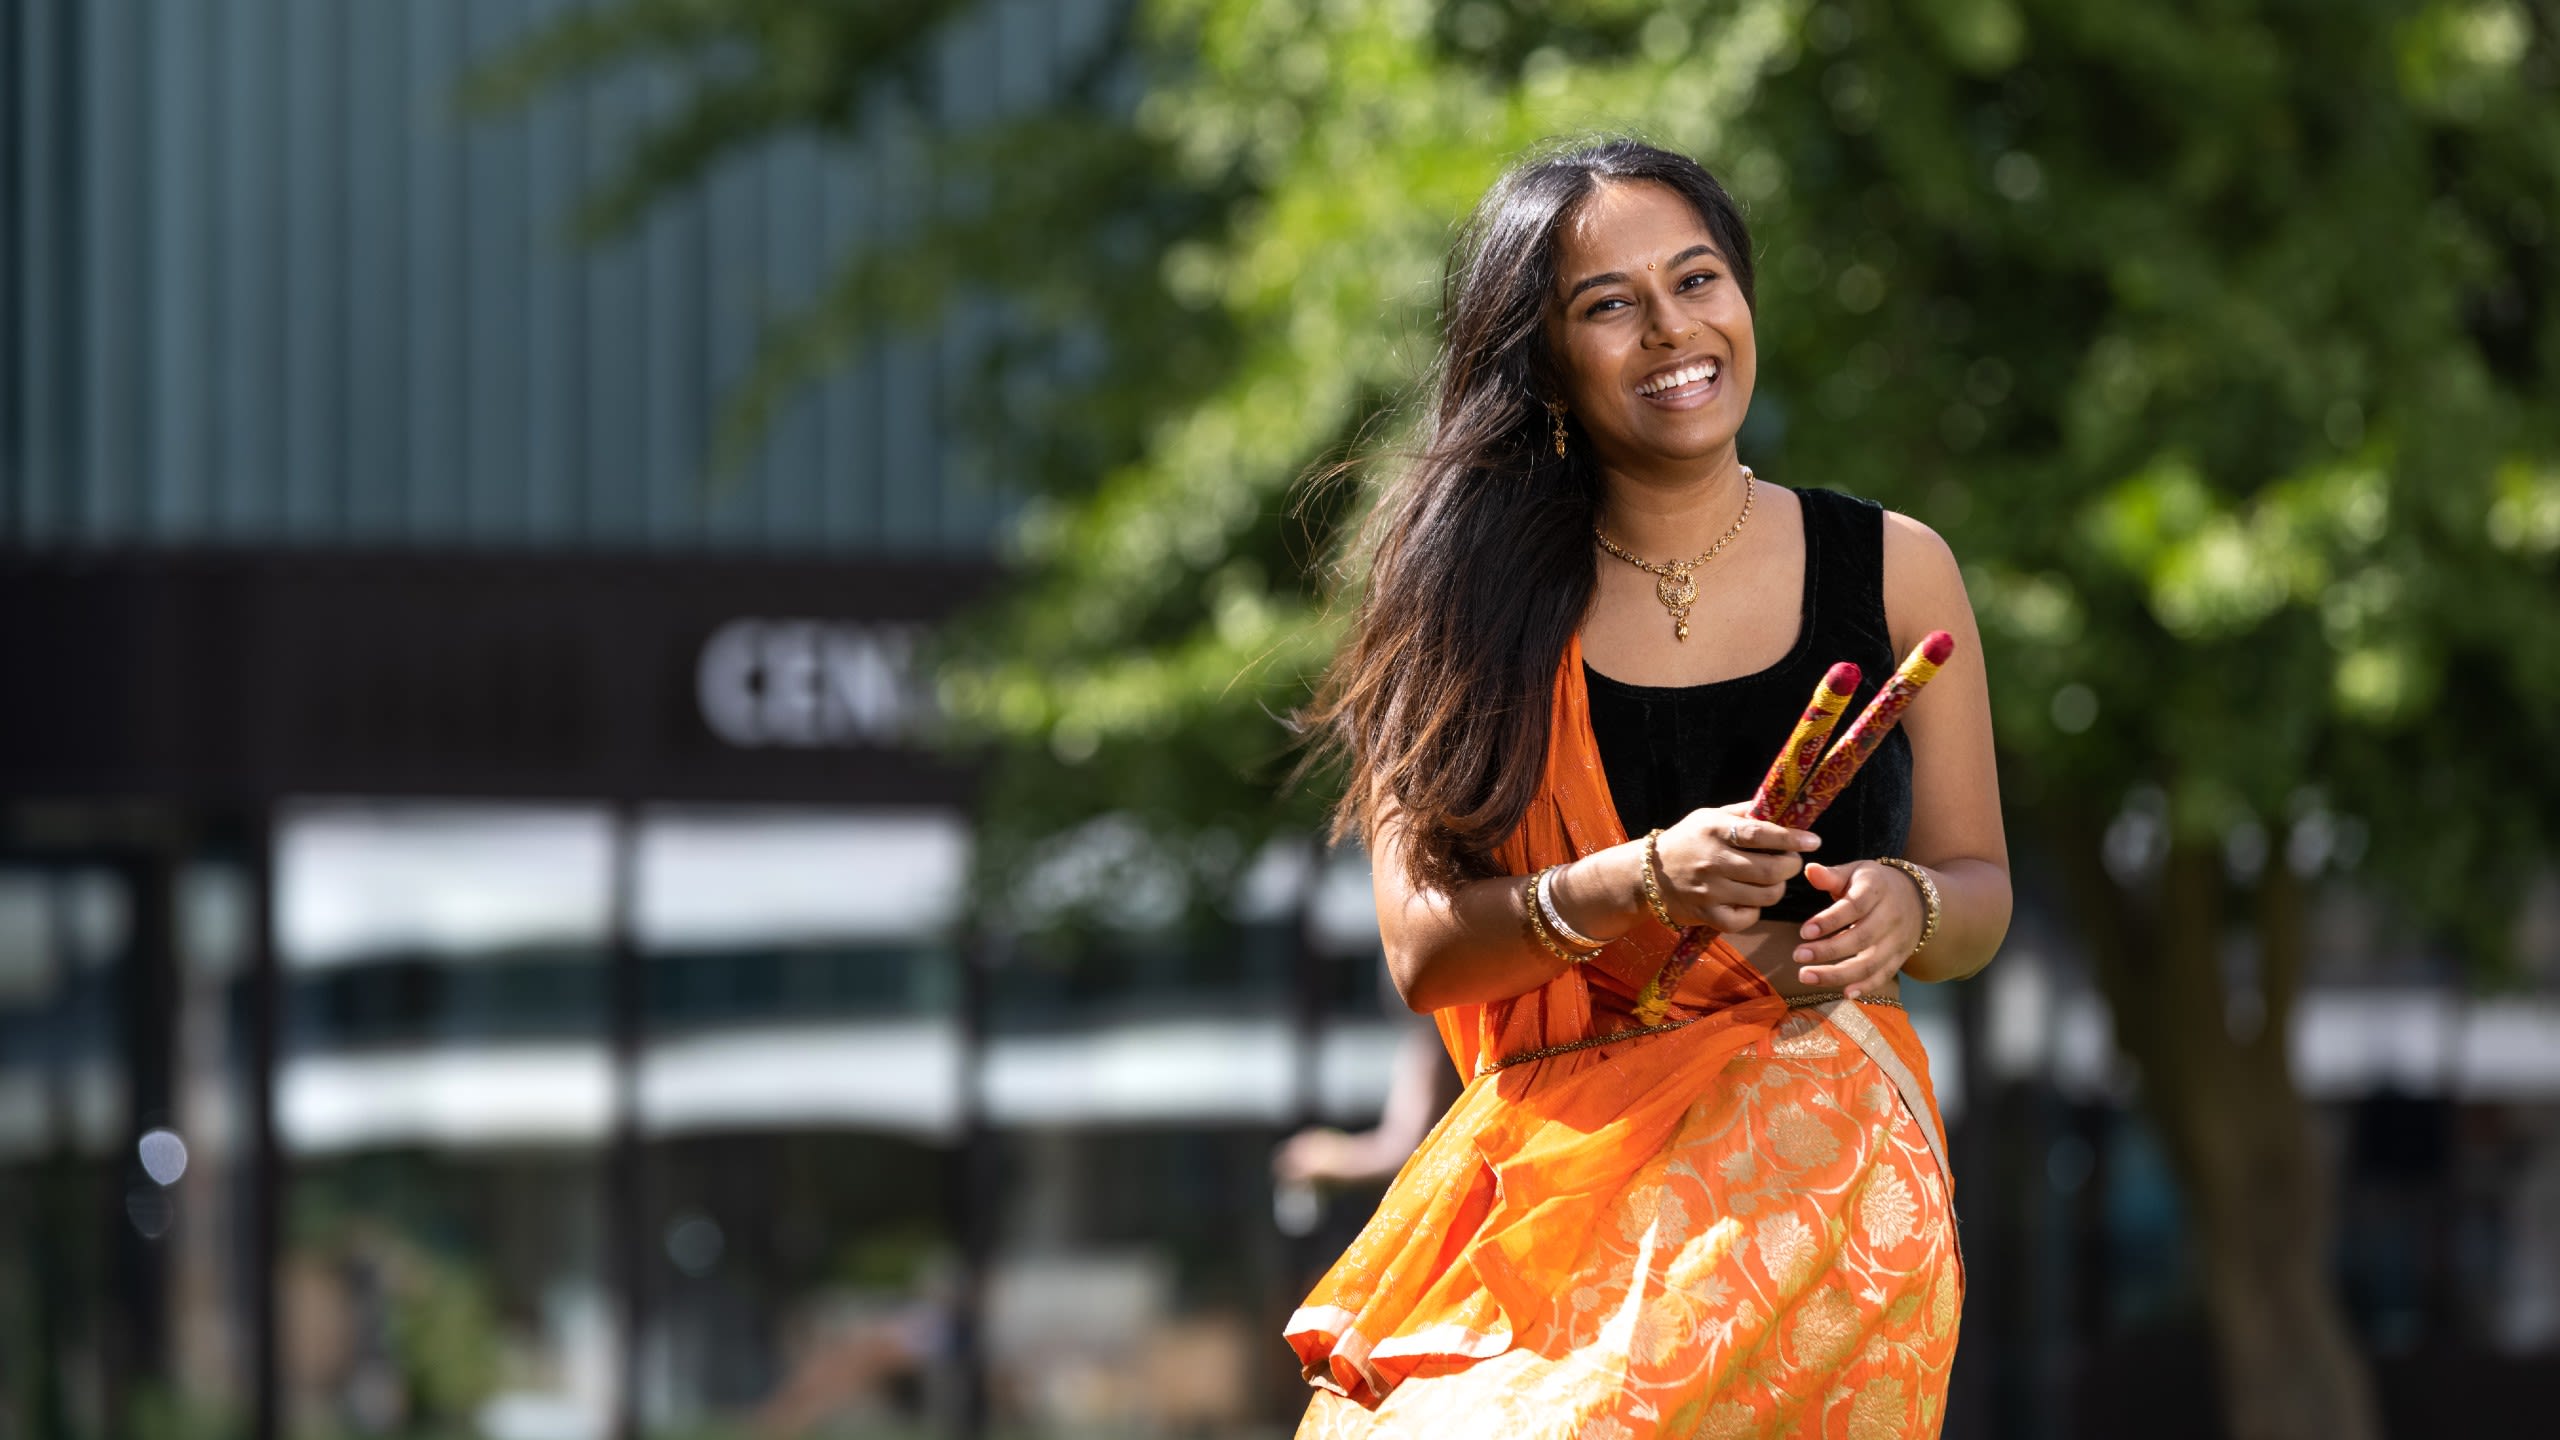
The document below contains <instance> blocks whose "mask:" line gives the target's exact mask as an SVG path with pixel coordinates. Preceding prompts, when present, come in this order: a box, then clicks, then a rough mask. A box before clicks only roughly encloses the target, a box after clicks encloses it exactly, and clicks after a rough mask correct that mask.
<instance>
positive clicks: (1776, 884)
mask: <svg viewBox="0 0 2560 1440" xmlns="http://www.w3.org/2000/svg"><path fill="white" fill-rule="evenodd" d="M1749 808H1750V802H1749V801H1748V800H1745V801H1741V802H1738V803H1737V804H1735V805H1733V806H1730V807H1725V808H1722V809H1714V810H1697V811H1692V812H1691V813H1690V814H1689V816H1688V817H1687V818H1685V819H1683V820H1682V821H1681V822H1680V823H1679V824H1678V825H1675V826H1673V827H1672V828H1670V829H1668V830H1665V831H1664V832H1663V833H1662V838H1661V840H1660V841H1659V842H1657V843H1658V845H1659V853H1660V855H1661V858H1662V875H1661V877H1660V878H1661V882H1662V887H1663V899H1664V903H1665V904H1666V906H1667V907H1668V908H1669V909H1670V911H1671V915H1672V918H1673V919H1674V920H1677V921H1678V922H1679V923H1681V924H1683V925H1700V924H1703V925H1711V926H1713V927H1714V928H1716V929H1718V930H1722V931H1727V932H1731V931H1734V930H1741V929H1747V928H1749V927H1750V926H1751V925H1752V924H1753V923H1755V922H1756V921H1757V920H1758V919H1759V916H1760V907H1761V906H1764V905H1769V904H1774V903H1775V902H1776V901H1777V899H1778V897H1779V896H1781V895H1783V894H1784V893H1786V882H1787V881H1788V880H1789V879H1790V878H1792V877H1793V876H1794V875H1795V874H1796V872H1797V871H1798V870H1799V869H1801V868H1802V866H1803V864H1804V857H1803V855H1802V854H1801V853H1799V852H1802V851H1807V850H1811V849H1814V848H1815V847H1816V846H1817V845H1819V844H1820V840H1819V839H1818V838H1817V837H1816V836H1815V835H1814V834H1813V833H1812V832H1810V831H1805V830H1790V829H1788V828H1787V827H1785V826H1782V825H1773V824H1770V823H1769V822H1767V821H1765V820H1752V819H1749V818H1748V817H1747V816H1745V815H1744V814H1743V813H1742V812H1743V811H1746V810H1748V809H1749ZM1378 814H1379V816H1380V820H1379V824H1378V829H1377V833H1375V834H1374V835H1372V836H1371V837H1370V850H1369V855H1370V874H1371V881H1370V883H1371V885H1372V887H1373V888H1374V889H1375V892H1376V895H1377V902H1378V930H1379V935H1380V937H1381V938H1382V939H1383V940H1384V941H1385V944H1386V951H1387V971H1388V973H1389V974H1390V975H1392V976H1393V977H1394V979H1395V982H1396V992H1397V993H1398V994H1400V995H1402V996H1403V997H1404V1003H1405V1004H1406V1005H1408V1006H1410V1007H1411V1008H1413V1009H1414V1010H1417V1011H1431V1010H1437V1009H1440V1008H1442V1007H1444V1006H1449V1005H1470V1004H1481V1003H1484V1002H1487V1001H1493V1000H1502V999H1508V998H1509V997H1511V996H1513V995H1518V994H1522V993H1524V992H1526V991H1530V990H1534V989H1537V988H1538V987H1539V986H1541V985H1544V984H1546V983H1547V982H1548V981H1550V980H1553V979H1554V978H1555V977H1556V976H1558V975H1559V974H1562V973H1563V971H1564V968H1565V965H1566V964H1567V962H1566V961H1564V960H1562V959H1559V958H1558V957H1557V956H1555V955H1554V954H1552V953H1551V952H1549V951H1548V950H1547V949H1546V948H1545V947H1544V946H1542V945H1540V944H1539V943H1538V942H1537V939H1536V938H1535V937H1534V936H1533V935H1531V933H1530V931H1529V924H1528V912H1527V909H1526V903H1525V898H1524V897H1523V895H1522V894H1521V889H1522V882H1523V879H1524V877H1522V876H1516V875H1513V876H1496V877H1493V878H1491V879H1485V880H1471V881H1467V882H1465V883H1464V884H1461V885H1459V886H1458V887H1456V889H1454V890H1452V891H1439V890H1429V889H1416V888H1414V887H1413V886H1412V885H1411V884H1409V883H1408V882H1407V881H1406V879H1405V872H1404V841H1403V835H1404V826H1405V824H1406V817H1405V816H1404V814H1403V812H1401V811H1400V810H1398V809H1397V808H1396V807H1395V805H1394V803H1393V802H1392V801H1391V800H1382V801H1381V802H1380V804H1379V807H1378ZM1729 824H1730V825H1734V826H1737V827H1739V830H1740V845H1739V846H1736V845H1735V844H1733V843H1731V842H1729V841H1728V840H1727V838H1726V835H1725V827H1726V826H1727V825H1729ZM1643 867H1644V844H1643V842H1642V841H1637V840H1631V841H1628V842H1627V843H1626V844H1623V845H1613V846H1611V847H1609V848H1608V849H1606V850H1597V851H1594V852H1592V853H1591V854H1589V855H1585V856H1583V857H1582V858H1581V859H1579V860H1576V861H1574V862H1573V863H1572V864H1570V865H1568V866H1566V867H1565V868H1564V869H1562V870H1560V871H1558V872H1556V878H1555V880H1554V881H1553V882H1552V883H1553V886H1554V894H1555V902H1556V909H1557V910H1558V911H1559V912H1560V913H1561V914H1562V915H1563V916H1564V918H1565V922H1566V923H1567V924H1569V925H1571V926H1572V927H1573V928H1574V929H1576V930H1578V931H1580V932H1581V933H1582V934H1584V935H1586V936H1588V937H1590V938H1591V939H1594V940H1614V939H1616V938H1618V937H1619V936H1621V935H1624V934H1625V933H1627V931H1629V930H1630V929H1633V928H1634V927H1635V925H1636V923H1637V921H1638V919H1639V918H1640V917H1641V916H1642V914H1643V913H1644V912H1643V905H1644V902H1643V899H1642V895H1643V884H1644V882H1643V879H1642V874H1643Z"/></svg>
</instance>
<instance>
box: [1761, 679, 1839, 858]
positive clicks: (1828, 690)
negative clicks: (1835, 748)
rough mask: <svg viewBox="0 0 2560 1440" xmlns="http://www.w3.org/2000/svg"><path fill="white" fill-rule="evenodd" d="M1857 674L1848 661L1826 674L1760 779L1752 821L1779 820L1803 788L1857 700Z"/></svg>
mask: <svg viewBox="0 0 2560 1440" xmlns="http://www.w3.org/2000/svg"><path fill="white" fill-rule="evenodd" d="M1858 673H1859V672H1858V667H1857V666H1856V665H1854V664H1852V663H1850V662H1849V661H1846V660H1843V661H1841V662H1840V663H1839V664H1837V665H1834V666H1832V667H1831V668H1830V669H1829V670H1826V671H1824V672H1823V675H1822V683H1821V684H1819V685H1816V686H1815V687H1813V701H1812V703H1811V704H1808V705H1806V706H1805V707H1804V714H1803V715H1802V716H1801V717H1799V718H1798V719H1797V720H1796V728H1795V733H1793V734H1791V735H1789V736H1788V737H1787V744H1786V748H1785V749H1783V750H1780V751H1779V752H1778V758H1777V759H1775V760H1773V761H1771V762H1770V764H1769V773H1768V774H1766V775H1764V776H1762V777H1761V778H1760V791H1759V793H1758V794H1756V795H1753V796H1752V797H1751V818H1753V819H1755V820H1774V819H1776V818H1778V816H1779V815H1780V814H1782V813H1783V812H1784V811H1785V810H1786V808H1787V806H1788V804H1789V803H1791V802H1792V801H1794V799H1795V798H1796V792H1797V791H1799V790H1802V789H1803V788H1804V782H1805V777H1806V776H1808V775H1811V774H1812V773H1813V771H1814V764H1815V762H1816V761H1819V760H1820V759H1821V758H1822V742H1824V741H1826V740H1828V739H1830V738H1831V730H1832V727H1833V726H1835V725H1838V724H1839V723H1840V717H1841V716H1842V715H1844V714H1847V713H1848V710H1849V702H1850V701H1851V700H1853V699H1855V698H1857V692H1858Z"/></svg>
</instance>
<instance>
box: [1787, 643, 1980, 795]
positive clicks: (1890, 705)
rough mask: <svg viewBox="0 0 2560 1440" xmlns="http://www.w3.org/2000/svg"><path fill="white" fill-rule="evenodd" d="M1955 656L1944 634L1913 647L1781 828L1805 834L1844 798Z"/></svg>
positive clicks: (1818, 771) (1826, 760)
mask: <svg viewBox="0 0 2560 1440" xmlns="http://www.w3.org/2000/svg"><path fill="white" fill-rule="evenodd" d="M1955 650H1956V637H1954V636H1953V635H1950V634H1948V633H1947V632H1946V631H1944V630H1932V631H1930V632H1929V634H1928V638H1926V639H1924V640H1922V641H1921V642H1920V643H1919V644H1918V645H1917V646H1914V647H1913V648H1912V651H1911V654H1910V655H1909V656H1908V657H1907V658H1905V659H1904V660H1903V662H1902V665H1901V668H1899V669H1897V670H1895V671H1894V672H1893V678H1892V679H1891V680H1888V681H1886V682H1885V686H1884V688H1883V689H1882V690H1879V691H1877V692H1876V698H1874V699H1873V700H1870V701H1868V702H1867V708H1866V709H1864V710H1861V711H1859V712H1858V718H1857V719H1856V720H1855V721H1853V722H1851V724H1850V726H1849V733H1848V734H1846V735H1844V736H1842V737H1840V743H1839V744H1837V745H1834V746H1832V747H1831V753H1830V754H1828V755H1825V756H1823V757H1822V763H1821V764H1820V765H1819V766H1817V767H1815V769H1814V772H1813V775H1812V777H1811V778H1810V779H1808V780H1806V781H1805V782H1804V789H1802V790H1800V791H1798V792H1797V793H1796V798H1795V801H1794V803H1793V804H1791V805H1789V806H1788V807H1787V808H1786V809H1785V810H1783V811H1781V812H1780V813H1779V815H1778V817H1777V819H1778V823H1779V824H1781V825H1784V826H1786V827H1787V828H1789V829H1791V830H1801V829H1803V828H1805V827H1806V826H1808V825H1811V824H1812V823H1813V822H1814V819H1815V817H1817V816H1819V815H1820V814H1821V813H1822V812H1823V811H1824V810H1825V809H1827V808H1829V806H1830V804H1831V802H1832V801H1833V800H1835V799H1837V798H1839V795H1840V792H1841V790H1842V789H1844V788H1846V787H1847V785H1848V783H1849V780H1850V778H1851V777H1852V776H1855V775H1856V774H1857V773H1858V767H1859V766H1861V765H1864V764H1866V763H1867V757H1868V756H1870V755H1873V754H1874V753H1876V747H1877V746H1878V745H1881V744H1883V743H1884V737H1885V736H1887V735H1890V734H1892V733H1893V727H1894V726H1896V725H1899V724H1901V723H1902V714H1903V712H1904V711H1906V710H1908V709H1910V708H1911V701H1912V699H1913V698H1914V697H1916V696H1917V695H1919V693H1920V687H1921V686H1923V685H1926V684H1928V683H1929V682H1930V681H1932V680H1934V679H1936V678H1938V670H1939V667H1941V666H1943V665H1945V664H1946V663H1947V657H1948V656H1950V655H1953V654H1954V653H1955Z"/></svg>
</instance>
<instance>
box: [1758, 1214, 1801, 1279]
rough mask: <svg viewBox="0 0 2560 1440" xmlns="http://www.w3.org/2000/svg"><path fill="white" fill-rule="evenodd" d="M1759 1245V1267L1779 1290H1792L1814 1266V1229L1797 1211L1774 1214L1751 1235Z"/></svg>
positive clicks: (1762, 1222)
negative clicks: (1767, 1274)
mask: <svg viewBox="0 0 2560 1440" xmlns="http://www.w3.org/2000/svg"><path fill="white" fill-rule="evenodd" d="M1752 1238H1753V1239H1754V1240H1756V1241H1758V1242H1759V1245H1760V1268H1761V1269H1763V1270H1765V1271H1767V1272H1768V1273H1769V1279H1770V1281H1771V1282H1772V1283H1774V1284H1775V1285H1776V1286H1777V1287H1778V1288H1779V1289H1780V1290H1782V1291H1783V1290H1793V1289H1794V1288H1796V1286H1797V1285H1798V1284H1800V1283H1802V1282H1803V1280H1804V1277H1805V1272H1806V1271H1807V1270H1808V1269H1810V1268H1812V1265H1813V1227H1812V1226H1810V1225H1807V1224H1806V1223H1804V1217H1802V1216H1800V1215H1797V1214H1796V1213H1795V1212H1794V1211H1787V1212H1785V1213H1782V1214H1777V1215H1772V1216H1770V1217H1769V1218H1768V1219H1766V1220H1763V1221H1761V1222H1760V1228H1759V1229H1757V1230H1755V1231H1753V1232H1752Z"/></svg>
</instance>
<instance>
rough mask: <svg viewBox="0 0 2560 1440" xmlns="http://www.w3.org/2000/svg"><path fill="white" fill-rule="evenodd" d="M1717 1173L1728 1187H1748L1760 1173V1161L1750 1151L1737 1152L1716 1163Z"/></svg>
mask: <svg viewBox="0 0 2560 1440" xmlns="http://www.w3.org/2000/svg"><path fill="white" fill-rule="evenodd" d="M1716 1172H1717V1173H1718V1174H1720V1175H1722V1176H1724V1178H1725V1183H1726V1184H1728V1185H1748V1184H1750V1183H1751V1179H1752V1177H1753V1176H1755V1175H1757V1174H1759V1173H1760V1161H1759V1159H1758V1158H1757V1157H1755V1156H1754V1155H1753V1154H1752V1153H1751V1152H1750V1151H1748V1150H1736V1151H1734V1152H1733V1153H1732V1154H1730V1155H1727V1156H1726V1157H1724V1158H1723V1159H1722V1160H1719V1161H1717V1162H1716Z"/></svg>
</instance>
